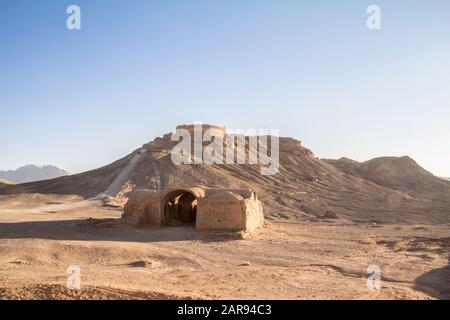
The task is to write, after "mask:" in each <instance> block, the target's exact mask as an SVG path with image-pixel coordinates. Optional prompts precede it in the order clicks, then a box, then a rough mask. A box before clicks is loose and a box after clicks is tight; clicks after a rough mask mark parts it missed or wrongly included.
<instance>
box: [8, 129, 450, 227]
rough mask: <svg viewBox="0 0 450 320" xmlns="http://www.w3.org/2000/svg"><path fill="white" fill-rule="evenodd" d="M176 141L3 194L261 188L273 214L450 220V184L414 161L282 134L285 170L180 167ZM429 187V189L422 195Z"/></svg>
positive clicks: (88, 194) (155, 144)
mask: <svg viewBox="0 0 450 320" xmlns="http://www.w3.org/2000/svg"><path fill="white" fill-rule="evenodd" d="M175 144H176V143H174V142H172V141H170V135H165V136H164V137H163V138H156V139H155V140H153V141H152V142H149V143H147V144H145V145H143V147H142V148H140V149H137V150H135V151H133V152H132V153H131V154H129V155H128V156H126V157H124V158H122V159H120V160H118V161H116V162H114V163H111V164H110V165H107V166H105V167H102V168H99V169H96V170H92V171H88V172H84V173H81V174H76V175H72V176H66V177H60V178H56V179H51V180H48V181H39V182H32V183H25V184H20V185H16V186H0V194H12V193H54V194H65V195H79V196H82V197H84V198H91V197H96V196H97V195H99V194H102V193H106V194H109V195H114V194H116V193H117V192H120V189H121V187H122V186H123V185H124V182H127V188H124V189H123V190H122V191H125V189H126V190H130V189H138V188H150V189H156V190H163V189H166V188H170V187H172V186H176V185H177V186H208V187H224V188H253V189H255V190H256V191H257V193H258V195H259V197H260V199H261V200H262V202H263V203H264V206H265V215H266V216H267V217H268V218H270V219H286V220H295V219H301V220H305V219H317V218H332V217H335V216H337V217H340V218H343V219H350V220H352V221H355V222H358V221H370V222H400V223H416V222H428V221H433V222H434V223H440V222H442V223H446V222H449V221H450V209H449V208H450V197H449V195H450V183H447V182H445V181H444V180H441V179H437V178H435V177H434V176H430V174H429V173H427V172H426V171H425V170H423V169H422V168H420V167H418V166H417V165H416V164H415V162H414V161H413V160H412V159H409V158H408V159H406V158H405V159H400V161H397V160H395V159H391V160H389V158H386V159H388V160H377V159H374V161H371V162H369V163H368V164H363V165H360V164H358V163H357V162H355V161H351V160H342V159H341V160H337V161H331V160H326V161H323V160H320V159H318V158H316V157H315V156H314V154H313V152H312V151H311V150H309V149H307V148H305V147H303V146H302V144H301V142H300V141H297V140H295V139H292V138H280V170H279V172H278V174H276V175H273V176H263V175H261V174H260V167H259V166H258V165H175V164H173V162H172V161H171V156H170V151H171V150H172V148H173V146H174V145H175ZM132 159H133V161H132ZM136 159H138V160H136ZM132 162H133V166H132V167H130V163H132ZM384 163H389V165H384ZM366 168H367V169H366ZM124 172H126V175H124ZM377 175H380V177H378V176H377ZM118 181H119V182H120V183H119V182H118ZM420 181H422V182H423V181H425V182H426V183H425V185H424V186H422V185H421V184H420V183H419V182H420ZM112 186H113V187H112ZM117 186H119V188H117ZM423 189H426V190H427V194H421V193H420V191H421V190H423ZM112 190H113V191H112ZM412 190H414V193H413V192H411V191H412ZM430 197H431V198H432V199H433V201H431V200H430Z"/></svg>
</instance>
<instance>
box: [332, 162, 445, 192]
mask: <svg viewBox="0 0 450 320" xmlns="http://www.w3.org/2000/svg"><path fill="white" fill-rule="evenodd" d="M324 161H326V162H328V163H330V164H332V165H333V166H335V167H336V168H338V169H339V170H341V171H343V172H345V173H347V174H350V175H353V176H358V177H361V178H363V179H366V180H369V181H372V182H374V183H376V184H378V185H380V186H384V187H388V188H391V189H395V190H401V191H404V192H407V193H408V194H410V195H413V196H418V195H419V194H420V195H422V196H427V197H431V198H435V197H441V196H442V197H443V196H447V197H448V196H449V193H448V192H449V186H450V184H449V182H448V181H445V180H443V179H441V178H438V177H436V176H434V175H433V174H431V173H430V172H428V171H426V170H425V169H423V168H422V167H421V166H419V165H418V164H417V163H416V162H415V161H414V160H413V159H411V158H410V157H407V156H404V157H380V158H375V159H372V160H369V161H366V162H362V163H360V162H357V161H354V160H350V159H347V158H341V159H339V160H324Z"/></svg>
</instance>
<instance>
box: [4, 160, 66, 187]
mask: <svg viewBox="0 0 450 320" xmlns="http://www.w3.org/2000/svg"><path fill="white" fill-rule="evenodd" d="M67 175H69V172H67V171H65V170H63V169H60V168H58V167H55V166H51V165H48V166H36V165H33V164H29V165H26V166H23V167H20V168H18V169H17V170H8V171H0V179H5V180H7V181H10V183H11V182H12V183H26V182H34V181H40V180H48V179H53V178H58V177H62V176H67ZM0 182H1V181H0Z"/></svg>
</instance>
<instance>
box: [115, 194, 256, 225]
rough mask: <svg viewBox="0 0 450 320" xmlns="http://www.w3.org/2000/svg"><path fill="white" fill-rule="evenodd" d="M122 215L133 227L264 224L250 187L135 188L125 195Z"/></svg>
mask: <svg viewBox="0 0 450 320" xmlns="http://www.w3.org/2000/svg"><path fill="white" fill-rule="evenodd" d="M123 218H125V219H127V220H128V221H129V222H130V223H131V224H133V225H135V226H143V225H157V226H180V225H192V226H195V227H196V228H198V229H217V230H236V231H247V232H251V231H253V230H255V229H257V228H259V227H261V226H262V225H263V223H264V215H263V208H262V204H261V202H260V201H259V200H258V198H257V196H256V193H255V192H254V191H253V190H250V189H209V188H196V187H194V188H173V189H170V190H166V191H153V190H136V191H134V192H132V193H131V194H130V196H129V200H128V202H127V204H126V205H125V212H124V214H123Z"/></svg>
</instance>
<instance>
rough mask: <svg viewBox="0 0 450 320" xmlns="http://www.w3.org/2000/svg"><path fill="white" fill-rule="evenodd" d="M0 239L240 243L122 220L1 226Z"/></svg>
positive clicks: (231, 237) (211, 234) (209, 233)
mask: <svg viewBox="0 0 450 320" xmlns="http://www.w3.org/2000/svg"><path fill="white" fill-rule="evenodd" d="M0 239H48V240H69V241H71V240H72V241H118V242H166V241H193V240H196V241H201V242H222V241H233V240H237V239H239V236H238V235H237V234H235V233H226V232H218V231H206V230H198V229H195V228H194V227H191V226H182V227H164V228H163V227H161V228H160V227H146V228H133V227H131V226H129V225H127V224H125V222H123V221H121V220H119V219H117V220H116V219H107V220H96V219H87V220H59V221H30V222H16V223H0Z"/></svg>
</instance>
